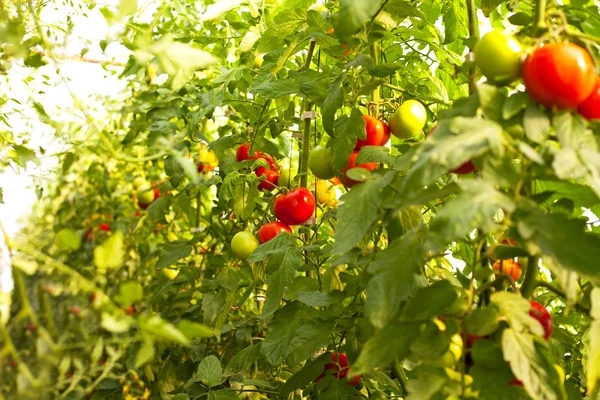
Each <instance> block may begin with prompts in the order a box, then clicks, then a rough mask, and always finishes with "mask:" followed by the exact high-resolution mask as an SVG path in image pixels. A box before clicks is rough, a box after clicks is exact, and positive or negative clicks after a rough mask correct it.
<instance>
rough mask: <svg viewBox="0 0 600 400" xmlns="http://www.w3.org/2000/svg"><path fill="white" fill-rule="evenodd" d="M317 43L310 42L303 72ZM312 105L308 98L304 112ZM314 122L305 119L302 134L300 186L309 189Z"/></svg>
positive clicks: (308, 64)
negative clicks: (312, 127) (311, 132)
mask: <svg viewBox="0 0 600 400" xmlns="http://www.w3.org/2000/svg"><path fill="white" fill-rule="evenodd" d="M316 45H317V42H316V41H314V40H311V41H310V45H309V47H308V54H307V55H306V62H305V63H304V66H303V67H302V70H303V71H305V70H307V69H309V68H310V63H311V61H312V57H313V54H314V52H315V46H316ZM311 108H312V105H311V104H310V100H308V98H305V99H304V106H303V107H302V109H303V111H304V112H307V111H310V109H311ZM311 122H312V119H311V118H304V132H303V134H302V158H301V159H300V168H299V171H298V172H299V173H300V186H301V187H307V186H308V156H309V154H310V124H311Z"/></svg>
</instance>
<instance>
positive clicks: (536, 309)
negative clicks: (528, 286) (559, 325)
mask: <svg viewBox="0 0 600 400" xmlns="http://www.w3.org/2000/svg"><path fill="white" fill-rule="evenodd" d="M529 304H531V310H530V311H529V315H531V316H532V317H533V318H535V319H537V320H538V321H540V324H542V327H543V328H544V339H546V340H548V339H550V336H552V330H553V329H554V327H553V326H552V316H551V315H550V313H549V312H548V310H546V307H544V306H543V305H541V304H540V303H538V302H537V301H533V300H531V301H530V302H529Z"/></svg>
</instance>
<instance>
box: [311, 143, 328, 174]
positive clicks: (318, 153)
mask: <svg viewBox="0 0 600 400" xmlns="http://www.w3.org/2000/svg"><path fill="white" fill-rule="evenodd" d="M332 163H333V157H332V155H331V151H329V149H327V148H326V147H324V146H317V147H315V148H314V149H312V150H311V151H310V154H309V155H308V168H310V170H311V172H312V173H313V174H314V175H315V176H316V177H317V178H319V179H331V178H333V177H334V176H335V172H334V171H333V165H332Z"/></svg>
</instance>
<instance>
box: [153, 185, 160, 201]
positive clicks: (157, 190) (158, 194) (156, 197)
mask: <svg viewBox="0 0 600 400" xmlns="http://www.w3.org/2000/svg"><path fill="white" fill-rule="evenodd" d="M159 197H160V188H154V200H156V199H158V198H159Z"/></svg>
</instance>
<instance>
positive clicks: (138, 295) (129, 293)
mask: <svg viewBox="0 0 600 400" xmlns="http://www.w3.org/2000/svg"><path fill="white" fill-rule="evenodd" d="M143 298H144V291H143V289H142V285H140V283H139V282H138V281H127V282H123V283H121V284H120V285H119V294H118V295H117V296H115V301H117V303H119V304H121V305H122V306H125V307H129V306H130V305H131V304H133V303H137V302H138V301H140V300H142V299H143Z"/></svg>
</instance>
